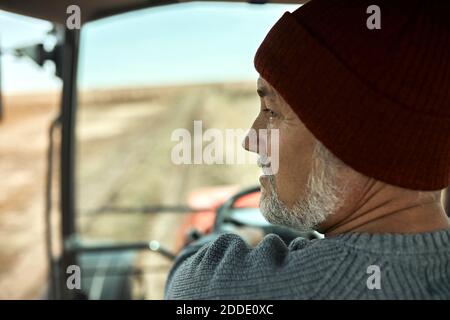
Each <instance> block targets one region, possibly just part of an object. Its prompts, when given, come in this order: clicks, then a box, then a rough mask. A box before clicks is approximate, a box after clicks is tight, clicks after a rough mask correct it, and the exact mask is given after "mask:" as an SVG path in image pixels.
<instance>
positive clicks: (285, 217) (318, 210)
mask: <svg viewBox="0 0 450 320" xmlns="http://www.w3.org/2000/svg"><path fill="white" fill-rule="evenodd" d="M323 148H324V147H321V146H319V147H317V148H316V151H315V152H314V161H313V167H312V170H311V173H310V175H309V177H308V182H307V186H306V191H305V196H304V197H303V198H302V199H299V200H297V202H295V204H294V205H293V206H292V208H288V207H287V206H286V205H285V204H284V203H283V202H282V201H281V200H280V199H279V197H278V194H277V191H276V186H275V179H274V176H268V179H269V182H270V190H266V189H265V188H262V192H261V200H260V210H261V212H262V214H263V215H264V217H265V218H266V219H267V221H269V222H270V223H272V224H275V225H282V226H286V227H290V228H293V229H296V230H300V231H309V230H314V229H315V228H317V226H318V225H319V224H321V223H322V222H324V221H325V220H326V219H327V218H328V216H330V215H331V214H333V213H334V212H336V211H337V210H338V209H339V208H340V207H341V206H342V203H343V194H344V189H345V187H343V188H340V186H338V183H337V180H338V179H337V175H338V168H339V166H340V163H339V162H338V161H334V159H332V158H330V156H331V157H334V156H333V155H324V154H323V153H324V152H327V151H326V150H324V149H323ZM330 159H331V161H329V160H330Z"/></svg>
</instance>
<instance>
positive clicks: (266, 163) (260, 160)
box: [256, 157, 270, 168]
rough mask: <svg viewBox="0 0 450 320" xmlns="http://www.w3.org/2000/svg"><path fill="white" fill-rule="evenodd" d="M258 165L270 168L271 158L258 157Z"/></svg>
mask: <svg viewBox="0 0 450 320" xmlns="http://www.w3.org/2000/svg"><path fill="white" fill-rule="evenodd" d="M256 163H257V165H258V167H260V168H268V167H270V158H268V157H263V158H261V157H260V158H258V160H257V161H256Z"/></svg>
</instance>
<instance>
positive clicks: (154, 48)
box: [76, 2, 292, 298]
mask: <svg viewBox="0 0 450 320" xmlns="http://www.w3.org/2000/svg"><path fill="white" fill-rule="evenodd" d="M290 9H292V6H288V5H252V4H246V3H236V4H229V3H228V4H225V3H205V2H202V3H189V4H176V5H167V6H163V7H158V8H148V9H143V10H138V11H133V12H129V13H124V14H120V15H117V16H113V17H110V18H105V19H101V20H97V21H94V22H90V23H88V24H87V25H86V26H84V27H83V29H82V32H81V37H80V56H79V69H78V81H77V86H78V107H77V117H76V227H77V233H78V237H79V239H81V240H82V241H87V242H92V243H120V244H123V243H125V244H129V243H136V242H145V241H149V243H150V241H153V242H151V243H153V244H154V245H159V246H160V247H161V248H163V249H164V250H167V251H169V252H176V251H177V250H178V249H179V247H180V243H181V242H182V240H183V238H184V236H185V234H186V233H187V232H189V230H191V229H200V231H202V232H205V231H206V230H207V229H208V228H210V227H211V224H212V221H213V220H214V214H215V209H216V208H217V206H218V205H220V204H221V203H222V202H223V201H225V200H226V199H227V198H228V197H229V196H230V195H232V194H234V193H236V192H239V191H240V190H242V189H244V188H247V187H252V186H255V185H257V184H258V176H259V175H260V169H259V168H258V167H257V166H256V159H255V157H256V156H255V157H253V158H252V156H251V155H247V156H246V157H247V158H245V159H239V154H238V153H239V152H240V151H243V150H241V146H240V145H241V142H242V141H241V140H240V139H241V138H242V137H243V135H242V134H243V133H245V131H246V130H248V128H250V126H251V124H252V122H253V120H254V118H255V116H256V115H257V113H258V110H259V98H258V97H257V94H256V91H255V90H256V79H257V76H258V75H257V73H256V72H255V71H254V67H253V56H254V53H255V51H256V49H257V47H258V45H259V44H260V43H261V41H262V40H263V38H264V36H265V34H266V33H267V32H268V30H269V28H270V27H271V26H272V25H273V24H274V23H275V21H276V20H277V19H278V18H279V17H280V16H281V15H282V14H283V13H284V12H285V11H286V10H290ZM230 154H234V155H232V156H230ZM227 157H228V158H227ZM196 212H197V213H198V212H203V213H204V214H203V215H196V216H195V219H187V218H186V217H189V215H191V216H192V213H196ZM199 217H200V218H199ZM122 258H123V259H124V260H126V261H128V262H127V263H128V264H131V265H133V268H134V269H139V270H140V271H142V270H144V269H145V270H144V271H145V272H144V271H142V272H141V273H139V276H136V274H135V276H134V278H132V281H133V283H134V284H135V285H134V287H133V291H132V292H133V294H134V295H133V297H134V298H136V297H145V298H161V297H162V290H163V286H164V281H165V278H166V275H167V271H168V269H169V267H170V265H171V261H170V260H169V259H167V257H164V255H158V254H157V253H154V252H150V253H149V252H147V251H139V252H136V253H127V254H123V256H122ZM83 259H85V260H86V263H88V264H89V263H91V264H94V262H92V261H90V262H89V261H88V260H89V259H90V258H88V257H87V258H83ZM108 259H112V258H111V256H108V257H106V256H105V259H103V260H102V261H103V262H104V263H107V262H108V261H109V260H108ZM99 263H101V262H99ZM130 279H131V278H130ZM136 283H138V285H136ZM90 286H92V283H91V284H90ZM136 288H138V289H136ZM92 290H94V293H92V294H94V295H95V294H97V295H98V297H101V296H100V293H99V292H101V289H98V288H96V289H95V288H94V289H92ZM95 290H97V291H95ZM99 290H100V291H99ZM136 292H137V293H136Z"/></svg>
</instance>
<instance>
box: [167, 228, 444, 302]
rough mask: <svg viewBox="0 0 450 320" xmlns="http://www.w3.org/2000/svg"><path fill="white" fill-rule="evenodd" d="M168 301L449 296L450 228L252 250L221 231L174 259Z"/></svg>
mask: <svg viewBox="0 0 450 320" xmlns="http://www.w3.org/2000/svg"><path fill="white" fill-rule="evenodd" d="M165 298H166V299H450V230H443V231H437V232H429V233H421V234H412V235H401V234H375V235H369V234H357V233H353V234H350V233H349V234H343V235H339V236H335V237H327V238H324V239H320V240H312V241H308V240H305V239H303V238H297V239H295V240H293V241H292V242H291V243H290V244H289V246H287V245H286V244H285V243H284V242H283V240H282V239H281V238H279V237H278V236H277V235H274V234H269V235H267V236H266V237H265V238H264V239H263V240H262V241H261V243H260V244H259V245H258V246H257V247H256V248H253V249H252V248H250V247H249V246H248V245H247V244H246V243H245V242H244V241H243V240H242V239H241V238H240V237H239V236H236V235H234V234H224V235H221V236H220V237H218V238H217V239H216V240H215V241H210V242H209V243H207V244H204V245H201V244H197V245H193V246H190V247H188V248H187V249H185V250H184V252H183V253H182V254H181V255H180V256H179V257H178V258H177V260H176V262H175V264H174V266H173V267H172V270H171V272H170V274H169V278H168V280H167V284H166V294H165Z"/></svg>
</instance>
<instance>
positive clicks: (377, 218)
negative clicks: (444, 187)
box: [322, 184, 450, 236]
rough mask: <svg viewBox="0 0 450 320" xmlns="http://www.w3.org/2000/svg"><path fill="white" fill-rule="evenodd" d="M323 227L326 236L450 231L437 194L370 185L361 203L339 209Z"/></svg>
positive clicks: (363, 193)
mask: <svg viewBox="0 0 450 320" xmlns="http://www.w3.org/2000/svg"><path fill="white" fill-rule="evenodd" d="M332 220H334V221H332V222H331V224H329V225H328V226H324V228H323V230H322V232H323V233H325V235H326V236H332V235H337V234H341V233H348V232H357V233H423V232H431V231H437V230H443V229H449V228H450V224H449V219H448V217H447V216H446V214H445V211H444V209H443V207H442V204H441V203H440V197H439V193H437V192H436V193H427V192H416V191H410V190H404V189H400V188H396V187H392V186H388V185H383V184H381V185H377V184H373V185H371V186H369V187H367V188H366V190H363V192H362V194H361V200H360V201H356V202H354V203H353V204H352V205H351V206H347V207H346V208H342V210H341V212H337V213H336V215H335V216H334V217H332Z"/></svg>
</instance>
